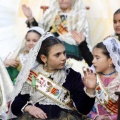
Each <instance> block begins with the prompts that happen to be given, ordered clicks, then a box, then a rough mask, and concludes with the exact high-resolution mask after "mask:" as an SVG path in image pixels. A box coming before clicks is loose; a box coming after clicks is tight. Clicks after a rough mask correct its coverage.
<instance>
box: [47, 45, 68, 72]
mask: <svg viewBox="0 0 120 120" xmlns="http://www.w3.org/2000/svg"><path fill="white" fill-rule="evenodd" d="M46 62H47V70H48V71H55V70H59V69H62V68H63V67H64V66H65V62H66V53H65V47H64V46H63V45H62V44H56V45H54V46H52V47H51V48H50V51H49V53H48V57H46Z"/></svg>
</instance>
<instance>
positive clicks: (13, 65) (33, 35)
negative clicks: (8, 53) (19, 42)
mask: <svg viewBox="0 0 120 120" xmlns="http://www.w3.org/2000/svg"><path fill="white" fill-rule="evenodd" d="M43 33H44V31H43V29H42V28H40V27H33V28H30V29H29V30H28V32H27V34H26V36H25V40H26V41H25V49H24V50H21V51H22V52H21V53H20V54H19V55H18V57H17V59H6V60H5V61H4V65H5V66H6V68H7V71H8V73H9V75H10V78H11V80H12V81H13V82H15V81H14V80H15V78H16V77H17V75H18V73H19V71H20V69H21V67H22V66H23V65H24V62H25V60H26V58H27V57H28V53H29V51H30V49H31V48H33V47H34V46H35V44H36V43H37V42H38V40H39V39H40V37H41V35H42V34H43Z"/></svg>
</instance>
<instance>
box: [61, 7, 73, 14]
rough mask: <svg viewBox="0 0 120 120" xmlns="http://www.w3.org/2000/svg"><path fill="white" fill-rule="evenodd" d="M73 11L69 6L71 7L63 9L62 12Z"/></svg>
mask: <svg viewBox="0 0 120 120" xmlns="http://www.w3.org/2000/svg"><path fill="white" fill-rule="evenodd" d="M70 11H71V8H69V9H61V12H63V13H69V12H70Z"/></svg>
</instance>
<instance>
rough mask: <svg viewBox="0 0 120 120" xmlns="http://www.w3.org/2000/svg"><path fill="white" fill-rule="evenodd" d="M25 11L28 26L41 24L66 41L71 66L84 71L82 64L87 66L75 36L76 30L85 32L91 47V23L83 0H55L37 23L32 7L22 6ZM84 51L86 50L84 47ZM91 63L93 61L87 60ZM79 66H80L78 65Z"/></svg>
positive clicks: (46, 29)
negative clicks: (89, 23) (88, 20)
mask: <svg viewBox="0 0 120 120" xmlns="http://www.w3.org/2000/svg"><path fill="white" fill-rule="evenodd" d="M22 8H23V13H24V14H25V16H26V17H27V18H28V21H27V25H28V27H32V26H38V25H39V26H40V27H42V28H43V29H44V30H45V31H47V32H48V31H49V32H51V33H53V34H54V35H55V36H56V37H58V38H59V39H61V40H62V41H63V42H64V45H65V48H66V55H67V58H68V59H67V61H68V63H69V64H71V67H72V68H73V69H74V70H75V71H78V72H82V70H81V68H82V66H83V65H84V66H87V64H85V62H84V61H82V60H83V57H84V55H83V56H82V55H81V50H82V49H81V48H80V43H79V41H76V40H75V39H74V38H73V34H74V32H75V31H76V32H78V33H79V32H83V34H84V35H85V38H86V41H87V43H88V44H87V45H88V47H89V48H90V49H91V41H90V38H89V25H88V22H87V19H86V15H85V7H84V5H83V2H82V0H53V1H52V2H51V5H50V7H49V9H47V10H46V11H45V13H44V14H43V16H42V18H41V20H40V21H39V22H38V23H37V22H36V21H35V19H34V18H33V16H32V12H31V9H30V8H29V7H27V6H26V5H23V6H22ZM83 51H86V49H84V50H83ZM87 62H88V64H89V65H91V63H92V62H91V61H90V62H89V61H87ZM78 66H79V67H78Z"/></svg>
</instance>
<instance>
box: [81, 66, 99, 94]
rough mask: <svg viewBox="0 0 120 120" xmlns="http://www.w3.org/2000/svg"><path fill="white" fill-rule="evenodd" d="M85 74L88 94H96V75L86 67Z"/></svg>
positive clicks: (84, 81) (84, 78)
mask: <svg viewBox="0 0 120 120" xmlns="http://www.w3.org/2000/svg"><path fill="white" fill-rule="evenodd" d="M83 73H84V77H83V83H84V85H85V87H86V90H87V93H89V94H94V93H95V88H96V83H97V77H96V74H95V73H93V71H92V70H90V69H88V68H85V67H84V68H83Z"/></svg>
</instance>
